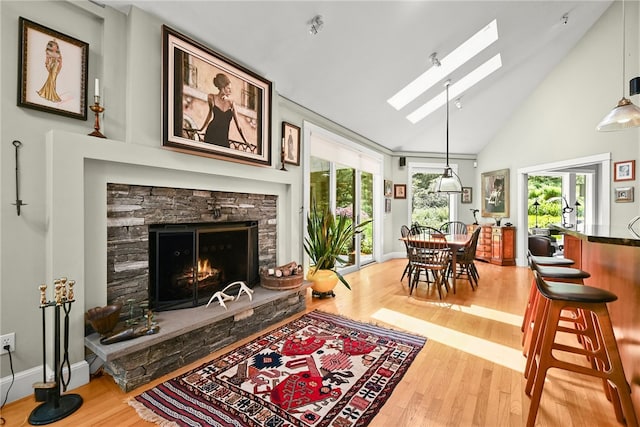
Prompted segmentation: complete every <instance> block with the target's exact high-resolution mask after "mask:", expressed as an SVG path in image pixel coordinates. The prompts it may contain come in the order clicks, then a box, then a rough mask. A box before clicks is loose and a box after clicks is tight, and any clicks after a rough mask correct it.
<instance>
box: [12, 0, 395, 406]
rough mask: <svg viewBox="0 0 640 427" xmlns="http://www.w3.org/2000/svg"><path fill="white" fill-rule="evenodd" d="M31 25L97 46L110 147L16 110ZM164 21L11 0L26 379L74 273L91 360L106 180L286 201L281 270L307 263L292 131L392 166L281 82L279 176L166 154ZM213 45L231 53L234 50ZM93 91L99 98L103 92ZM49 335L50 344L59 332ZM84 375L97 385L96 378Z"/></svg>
mask: <svg viewBox="0 0 640 427" xmlns="http://www.w3.org/2000/svg"><path fill="white" fill-rule="evenodd" d="M221 7H223V6H222V4H221ZM20 16H23V17H25V18H27V19H30V20H32V21H35V22H37V23H39V24H41V25H44V26H47V27H50V28H52V29H54V30H56V31H60V32H63V33H65V34H68V35H70V36H72V37H75V38H78V39H80V40H83V41H86V42H88V43H89V45H90V48H89V76H88V81H89V82H93V79H94V78H95V77H99V78H100V82H101V86H102V87H101V94H102V101H103V105H104V106H105V108H106V111H105V113H104V117H103V119H102V123H101V124H102V129H101V130H102V131H103V133H104V134H105V135H107V137H108V138H109V139H107V140H101V139H97V138H92V137H88V136H86V135H87V134H88V133H89V132H91V131H92V130H93V117H90V118H89V120H88V121H81V120H74V119H70V118H66V117H63V116H58V115H53V114H49V113H44V112H40V111H35V110H30V109H26V108H21V107H17V106H16V92H17V89H16V82H17V80H18V75H17V66H16V61H15V60H14V58H17V57H18V18H19V17H20ZM162 24H163V22H160V21H159V20H157V19H156V18H155V17H153V16H150V15H148V14H146V13H144V12H142V11H140V10H138V9H135V8H134V9H133V10H132V11H131V13H130V14H129V15H128V16H127V15H123V14H122V13H120V12H118V11H115V10H113V9H111V8H109V7H106V8H100V7H98V6H96V5H94V4H92V3H89V2H88V1H77V2H76V1H74V2H67V1H28V2H24V1H1V2H0V46H1V48H2V52H3V58H4V59H5V60H3V61H2V65H1V66H0V95H1V96H0V99H1V104H0V120H1V122H0V125H2V126H0V136H1V139H0V140H1V141H2V142H3V143H2V145H0V177H1V184H0V191H1V195H2V204H1V206H0V333H1V334H5V333H9V332H15V333H16V352H15V353H14V355H13V366H14V369H15V370H16V371H17V372H18V373H20V372H29V373H30V374H29V375H31V372H32V371H34V372H37V369H34V368H37V367H39V366H40V365H41V363H42V359H41V355H42V351H41V344H40V343H41V313H40V309H39V308H38V305H39V293H38V285H39V284H41V283H47V284H48V285H49V286H50V287H51V285H52V281H53V279H54V278H57V277H60V276H63V275H64V276H67V277H69V278H72V279H75V280H76V281H77V282H78V284H77V285H76V289H75V290H76V300H77V303H75V304H74V306H73V308H72V313H71V340H70V341H71V343H70V344H71V346H70V354H71V363H72V364H74V366H75V364H81V363H83V358H84V341H83V333H84V326H83V325H84V320H83V314H84V311H86V310H87V309H89V308H91V307H94V306H97V305H103V304H105V303H106V265H105V263H106V210H105V209H106V192H105V184H106V182H109V181H111V182H113V181H122V180H127V181H128V183H139V184H147V185H162V186H177V187H180V186H182V187H185V188H202V189H211V190H221V191H240V192H265V193H268V194H277V195H278V197H279V202H278V214H279V225H278V261H282V262H288V261H291V260H294V259H298V260H301V259H302V252H303V251H302V245H301V242H302V238H301V236H302V218H301V214H300V208H301V206H302V200H301V197H302V187H301V183H302V181H303V180H302V173H303V171H302V168H300V167H296V166H292V165H287V169H288V172H282V171H279V167H280V164H279V161H278V155H277V153H278V152H279V144H280V130H281V122H282V121H287V122H290V123H292V124H296V125H299V126H301V125H302V121H303V120H308V121H311V122H313V123H314V124H317V125H319V126H323V127H326V128H328V129H330V130H331V131H332V132H334V133H337V134H340V135H342V136H345V137H346V138H349V139H351V140H352V141H355V142H358V143H361V144H363V145H367V146H369V147H370V148H373V149H377V150H379V151H382V152H383V153H385V158H388V157H389V155H388V153H387V152H385V151H384V150H381V149H380V148H379V147H377V145H376V144H375V143H374V142H372V141H368V140H366V139H364V138H363V137H361V136H359V135H357V134H355V133H353V132H351V131H349V130H347V129H344V128H342V127H340V126H338V125H336V124H335V123H332V122H330V121H328V120H326V119H324V118H323V117H321V116H319V115H317V114H315V113H313V112H311V111H309V110H307V109H305V108H304V107H303V106H299V105H296V104H294V103H292V102H290V101H288V100H286V99H283V98H281V97H279V96H278V94H277V82H274V93H273V101H272V108H273V116H272V132H271V135H272V147H271V148H272V150H273V151H272V152H273V153H276V154H275V155H273V159H274V161H273V162H274V165H273V166H272V167H266V168H265V167H254V166H247V165H241V164H237V163H233V162H226V161H221V160H215V159H210V158H205V157H200V156H194V155H188V154H182V153H177V152H173V151H169V150H165V149H163V148H162V147H161V89H160V88H161V25H162ZM176 29H177V30H179V31H180V30H182V29H180V28H176ZM211 48H212V49H214V50H216V49H219V50H221V51H224V46H211ZM9 58H10V59H9ZM254 65H255V66H256V68H260V67H259V64H254ZM249 66H251V64H249ZM89 86H90V87H89V95H90V97H91V95H93V85H89ZM90 99H91V98H90ZM89 114H91V112H90V111H89ZM14 139H16V140H20V141H22V143H23V147H22V148H21V150H20V180H21V183H20V194H21V198H22V199H23V201H24V202H25V203H27V204H28V205H27V206H24V207H23V208H22V212H21V215H20V216H17V215H16V208H15V207H14V206H12V205H11V203H13V202H14V201H15V178H14V173H15V162H14V148H13V145H12V144H11V143H10V142H11V141H12V140H14ZM389 250H391V243H390V242H386V243H385V244H384V248H383V252H387V251H389ZM103 287H105V288H104V289H103ZM49 325H51V323H50V324H49ZM47 333H48V335H49V338H50V337H51V335H52V333H51V331H50V330H48V331H47ZM49 355H51V352H49ZM49 359H51V360H48V362H49V364H51V363H52V357H49ZM0 367H1V372H0V378H2V382H1V384H0V385H2V387H1V388H2V390H4V389H5V386H6V385H7V384H8V380H7V379H9V375H10V372H9V363H8V359H7V357H6V356H2V358H1V364H0ZM80 375H81V376H82V375H85V377H84V380H88V377H86V370H84V371H83V373H82V374H80ZM19 377H20V376H19ZM27 377H28V378H29V379H28V380H26V379H25V381H24V382H28V385H27V387H23V388H20V387H18V389H19V390H26V391H19V392H18V395H16V392H15V390H16V387H14V389H13V391H12V394H11V395H10V399H9V400H10V401H11V400H13V399H15V398H18V397H22V396H24V395H26V394H29V393H30V392H31V383H32V382H33V380H32V379H31V376H28V375H24V378H27ZM5 380H7V381H5ZM36 380H38V379H37V378H36ZM20 393H21V394H20Z"/></svg>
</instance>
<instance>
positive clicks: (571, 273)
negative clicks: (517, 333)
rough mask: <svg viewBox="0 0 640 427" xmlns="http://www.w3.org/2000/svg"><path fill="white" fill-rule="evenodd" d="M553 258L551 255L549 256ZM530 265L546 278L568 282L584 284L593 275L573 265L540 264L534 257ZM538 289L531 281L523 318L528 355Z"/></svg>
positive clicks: (531, 257)
mask: <svg viewBox="0 0 640 427" xmlns="http://www.w3.org/2000/svg"><path fill="white" fill-rule="evenodd" d="M548 258H551V257H548ZM529 267H530V268H531V270H537V271H538V272H539V273H540V275H541V276H542V277H543V278H544V279H545V280H553V281H554V282H566V283H577V284H584V279H587V278H589V277H591V275H590V274H589V273H587V272H586V271H584V270H580V269H579V268H573V267H558V266H555V265H539V264H537V263H536V262H535V260H534V257H533V256H530V257H529ZM537 293H538V290H537V288H536V284H535V280H534V279H532V281H531V288H530V290H529V300H528V301H527V305H526V307H525V312H524V316H523V319H522V327H521V330H522V332H523V334H522V345H523V354H524V355H525V356H527V354H528V353H529V347H530V346H531V321H532V320H533V313H534V312H535V304H536V302H537V300H538V296H537ZM574 317H575V320H580V316H579V314H578V313H574Z"/></svg>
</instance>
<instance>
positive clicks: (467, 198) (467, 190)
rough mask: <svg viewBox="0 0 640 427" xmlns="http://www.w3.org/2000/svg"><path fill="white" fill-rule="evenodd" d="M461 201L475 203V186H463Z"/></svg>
mask: <svg viewBox="0 0 640 427" xmlns="http://www.w3.org/2000/svg"><path fill="white" fill-rule="evenodd" d="M460 203H473V188H471V187H462V197H461V199H460Z"/></svg>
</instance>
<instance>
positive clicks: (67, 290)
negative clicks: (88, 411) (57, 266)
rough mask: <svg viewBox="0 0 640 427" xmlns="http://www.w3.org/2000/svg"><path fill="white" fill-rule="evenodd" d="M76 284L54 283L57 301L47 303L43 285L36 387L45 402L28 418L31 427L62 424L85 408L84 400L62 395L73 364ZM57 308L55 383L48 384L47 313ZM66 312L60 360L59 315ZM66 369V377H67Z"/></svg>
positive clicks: (36, 393) (67, 383) (72, 281)
mask: <svg viewBox="0 0 640 427" xmlns="http://www.w3.org/2000/svg"><path fill="white" fill-rule="evenodd" d="M74 285H75V281H74V280H67V278H66V277H63V278H60V279H56V280H55V281H54V298H53V300H51V301H48V300H47V296H46V291H47V285H45V284H42V285H40V287H39V289H40V309H41V310H42V359H43V360H42V371H43V372H42V382H41V383H35V384H34V385H33V388H34V389H35V398H36V401H37V402H44V403H42V404H41V405H39V406H38V407H36V408H35V409H34V410H33V411H32V412H31V415H29V424H31V425H45V424H50V423H53V422H56V421H59V420H61V419H63V418H65V417H67V416H69V415H71V414H72V413H73V412H75V411H76V410H77V409H78V408H80V406H81V405H82V397H81V396H80V395H78V394H65V395H61V390H62V391H67V386H68V385H69V381H70V380H71V364H70V363H69V312H70V311H71V304H72V303H73V302H75V298H74V292H73V287H74ZM50 307H54V309H55V313H54V350H53V353H54V354H53V356H54V363H53V366H54V369H55V375H54V382H50V381H47V340H46V332H47V319H46V310H47V309H48V308H50ZM61 310H62V311H64V355H63V357H62V360H60V344H61V343H60V314H61V313H60V312H61ZM65 369H66V371H67V375H66V378H65V376H64V372H63V371H64V370H65Z"/></svg>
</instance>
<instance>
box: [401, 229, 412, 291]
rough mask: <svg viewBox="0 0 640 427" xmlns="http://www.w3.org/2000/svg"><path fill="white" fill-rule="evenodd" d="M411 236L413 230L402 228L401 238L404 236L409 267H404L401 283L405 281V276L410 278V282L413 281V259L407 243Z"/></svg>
mask: <svg viewBox="0 0 640 427" xmlns="http://www.w3.org/2000/svg"><path fill="white" fill-rule="evenodd" d="M409 234H411V229H410V228H409V227H407V226H406V225H403V226H401V227H400V236H402V238H403V239H405V240H403V242H404V247H405V249H406V251H407V265H405V267H404V271H402V277H400V281H401V282H402V281H403V280H404V276H408V277H409V280H411V259H410V257H409V242H407V240H406V238H407V237H408V236H409Z"/></svg>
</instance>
